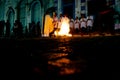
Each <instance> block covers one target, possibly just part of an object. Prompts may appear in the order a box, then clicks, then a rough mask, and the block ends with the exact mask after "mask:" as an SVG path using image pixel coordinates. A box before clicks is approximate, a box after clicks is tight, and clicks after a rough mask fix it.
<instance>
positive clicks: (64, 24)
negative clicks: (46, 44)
mask: <svg viewBox="0 0 120 80" xmlns="http://www.w3.org/2000/svg"><path fill="white" fill-rule="evenodd" d="M60 24H61V25H60V26H58V27H59V30H57V31H55V33H54V34H55V35H56V36H69V37H70V36H72V34H70V33H69V32H70V25H69V19H68V18H67V17H64V18H62V19H61V23H60Z"/></svg>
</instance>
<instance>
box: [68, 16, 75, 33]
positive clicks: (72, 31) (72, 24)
mask: <svg viewBox="0 0 120 80" xmlns="http://www.w3.org/2000/svg"><path fill="white" fill-rule="evenodd" d="M69 24H70V33H72V34H73V33H74V20H73V19H72V18H71V19H70V22H69Z"/></svg>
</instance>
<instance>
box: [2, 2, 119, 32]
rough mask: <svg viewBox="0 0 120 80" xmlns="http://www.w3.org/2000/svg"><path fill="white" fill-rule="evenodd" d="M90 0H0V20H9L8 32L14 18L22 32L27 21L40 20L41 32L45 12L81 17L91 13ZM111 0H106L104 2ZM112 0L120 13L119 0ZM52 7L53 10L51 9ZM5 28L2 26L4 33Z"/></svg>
mask: <svg viewBox="0 0 120 80" xmlns="http://www.w3.org/2000/svg"><path fill="white" fill-rule="evenodd" d="M90 1H95V0H0V21H2V20H4V21H5V22H6V21H7V20H9V21H10V24H11V27H10V33H11V34H12V32H13V26H14V22H15V20H18V19H19V20H20V22H21V23H22V25H23V33H25V31H26V29H27V30H28V32H29V23H31V22H32V21H34V22H35V23H37V22H38V21H40V28H41V33H42V34H43V29H44V16H45V14H46V12H47V11H48V12H50V13H52V12H54V11H55V12H57V13H58V14H57V15H58V17H59V15H60V14H61V13H62V14H66V13H67V14H68V13H69V16H70V17H72V18H75V17H76V16H78V17H81V14H84V15H85V16H87V15H88V14H90V15H92V12H89V11H90V9H89V7H90V6H91V5H90V6H89V4H90ZM104 1H105V0H104ZM109 1H111V0H106V3H107V2H109ZM113 1H114V4H113V5H114V8H115V9H116V11H118V12H119V14H120V5H119V4H120V1H119V0H113ZM52 9H53V10H52ZM54 9H55V10H54ZM5 31H6V29H5V28H4V33H5Z"/></svg>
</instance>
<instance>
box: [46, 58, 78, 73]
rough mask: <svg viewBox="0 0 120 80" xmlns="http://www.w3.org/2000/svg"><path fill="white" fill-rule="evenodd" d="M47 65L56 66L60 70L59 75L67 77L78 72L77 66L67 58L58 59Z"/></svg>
mask: <svg viewBox="0 0 120 80" xmlns="http://www.w3.org/2000/svg"><path fill="white" fill-rule="evenodd" d="M48 64H49V65H52V66H56V67H59V68H60V71H59V74H60V75H68V74H74V73H77V72H80V68H79V66H80V65H78V64H76V63H75V62H74V61H71V60H70V59H67V58H60V59H57V60H52V61H48Z"/></svg>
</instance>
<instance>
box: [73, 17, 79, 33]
mask: <svg viewBox="0 0 120 80" xmlns="http://www.w3.org/2000/svg"><path fill="white" fill-rule="evenodd" d="M74 27H75V32H76V33H78V32H79V31H80V21H79V19H78V17H76V19H75V21H74Z"/></svg>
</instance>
